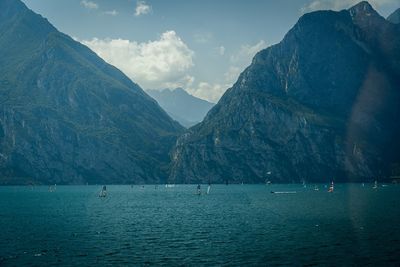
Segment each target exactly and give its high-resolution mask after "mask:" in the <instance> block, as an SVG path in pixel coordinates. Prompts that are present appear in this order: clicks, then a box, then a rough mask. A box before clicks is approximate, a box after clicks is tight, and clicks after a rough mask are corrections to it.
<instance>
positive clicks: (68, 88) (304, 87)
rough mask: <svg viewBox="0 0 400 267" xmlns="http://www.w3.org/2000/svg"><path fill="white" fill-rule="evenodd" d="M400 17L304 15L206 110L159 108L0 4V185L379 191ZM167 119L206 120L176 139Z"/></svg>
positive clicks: (95, 61) (360, 8)
mask: <svg viewBox="0 0 400 267" xmlns="http://www.w3.org/2000/svg"><path fill="white" fill-rule="evenodd" d="M399 12H400V11H399V10H397V11H396V12H394V13H393V14H392V15H391V16H389V17H388V18H387V19H385V18H383V17H382V16H380V15H379V14H378V13H377V12H376V11H375V10H374V9H373V8H372V6H371V5H370V4H369V3H368V2H365V1H364V2H360V3H359V4H357V5H355V6H354V7H352V8H350V9H348V10H342V11H339V12H336V11H316V12H312V13H308V14H305V15H303V16H302V17H301V18H300V19H299V21H298V22H297V23H296V25H295V26H294V27H293V28H292V29H291V30H290V31H289V32H288V33H287V34H286V35H285V37H284V39H283V40H282V41H281V42H280V43H278V44H276V45H273V46H271V47H269V48H267V49H264V50H262V51H260V52H258V53H257V54H256V56H255V57H254V58H253V60H252V63H251V65H250V66H249V67H247V68H246V69H245V70H244V71H243V72H242V73H241V74H240V76H239V78H238V80H237V81H236V83H235V84H234V85H233V86H232V87H231V88H229V89H228V90H227V91H226V93H225V94H224V95H223V96H222V98H221V99H220V101H219V102H218V104H216V105H215V106H213V104H212V103H209V102H206V101H202V100H199V99H196V98H194V97H193V96H190V95H189V94H187V93H186V92H185V91H184V90H183V89H175V90H164V91H162V92H156V91H152V90H149V91H148V93H149V94H150V95H151V96H153V97H154V98H156V99H157V101H158V103H157V101H156V100H154V99H153V98H152V97H151V96H149V95H148V94H147V93H146V92H145V91H143V90H142V89H141V88H140V86H139V85H137V84H135V83H134V82H133V81H131V80H130V79H129V78H128V77H127V76H125V75H124V74H123V73H122V72H121V71H119V70H118V69H116V68H115V67H113V66H111V65H109V64H107V63H106V62H105V61H103V60H102V59H101V58H100V57H98V56H97V55H96V54H95V53H94V52H92V51H91V50H90V49H89V48H87V47H86V46H84V45H82V44H80V43H79V42H76V41H74V40H73V39H72V38H70V37H69V36H67V35H65V34H63V33H61V32H59V31H58V30H57V29H56V28H55V27H54V26H52V25H51V24H50V23H49V22H48V21H47V20H46V19H45V18H43V17H41V16H40V15H38V14H36V13H34V12H33V11H31V10H29V9H28V8H27V7H26V6H25V5H24V4H23V3H22V2H21V1H20V0H1V1H0V112H1V113H0V184H54V183H57V184H85V183H90V184H95V183H104V184H126V183H164V182H169V183H199V182H212V183H222V182H229V183H240V182H245V183H263V182H265V181H266V180H270V181H272V182H285V183H286V182H300V181H306V182H328V181H331V180H334V181H343V182H349V181H350V182H351V181H368V180H375V179H378V180H379V179H382V178H383V177H387V176H389V175H391V173H392V171H393V170H394V169H396V168H398V167H399V166H400V154H399V151H400V140H399V136H400V117H399V114H400V27H399V24H398V15H399ZM212 106H213V107H212ZM163 108H164V109H165V110H166V111H164V110H163ZM210 108H211V110H209V109H210ZM168 114H169V115H168ZM170 116H171V117H173V118H174V119H175V120H177V121H180V122H181V123H182V125H185V126H187V127H188V126H190V125H193V124H195V123H197V122H200V121H201V120H202V118H203V117H204V116H205V118H204V120H202V121H201V122H200V123H197V124H196V125H194V126H192V127H191V128H189V129H186V130H185V129H184V127H182V126H181V125H180V124H179V123H178V122H177V121H175V120H173V119H172V118H171V117H170ZM396 166H397V167H396Z"/></svg>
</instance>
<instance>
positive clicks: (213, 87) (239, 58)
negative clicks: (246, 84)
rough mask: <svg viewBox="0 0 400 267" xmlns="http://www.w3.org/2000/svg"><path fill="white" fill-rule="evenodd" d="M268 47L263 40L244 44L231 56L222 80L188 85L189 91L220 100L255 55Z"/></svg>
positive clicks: (215, 100)
mask: <svg viewBox="0 0 400 267" xmlns="http://www.w3.org/2000/svg"><path fill="white" fill-rule="evenodd" d="M221 47H223V46H221ZM221 47H220V48H221ZM266 47H267V44H266V42H265V41H263V40H261V41H259V42H258V43H256V44H254V45H250V44H245V45H242V46H241V47H240V49H239V50H238V52H237V53H236V54H234V55H232V56H231V57H230V64H231V65H230V66H229V68H228V70H227V71H226V72H225V73H224V76H223V79H221V81H220V82H215V83H210V82H206V81H201V82H199V83H198V84H197V85H194V86H192V87H186V88H187V91H188V92H189V93H191V94H192V95H194V96H197V97H200V98H202V99H206V100H208V101H211V102H214V103H216V102H218V100H219V99H220V98H221V96H222V95H223V94H224V93H225V91H226V90H227V89H228V88H230V87H232V85H233V84H234V83H235V82H236V81H237V79H238V77H239V75H240V73H241V72H242V71H243V70H244V69H245V68H246V67H247V66H248V65H250V63H251V60H252V59H253V57H254V55H255V54H256V53H257V52H259V51H260V50H262V49H264V48H266ZM220 48H219V49H220ZM221 50H223V52H224V53H225V48H223V49H221ZM221 50H220V52H221Z"/></svg>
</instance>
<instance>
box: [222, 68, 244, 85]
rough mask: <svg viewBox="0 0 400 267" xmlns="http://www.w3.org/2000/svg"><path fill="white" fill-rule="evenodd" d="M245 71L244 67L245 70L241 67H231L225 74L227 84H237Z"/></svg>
mask: <svg viewBox="0 0 400 267" xmlns="http://www.w3.org/2000/svg"><path fill="white" fill-rule="evenodd" d="M243 70H244V67H243V68H239V67H237V66H230V67H229V69H228V71H227V72H225V74H224V77H225V82H226V83H227V84H231V85H233V84H234V83H235V82H236V80H237V79H238V77H239V74H240V73H241V72H242V71H243Z"/></svg>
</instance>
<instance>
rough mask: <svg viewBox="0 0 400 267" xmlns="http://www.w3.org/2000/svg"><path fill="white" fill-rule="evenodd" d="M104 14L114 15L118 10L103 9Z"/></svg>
mask: <svg viewBox="0 0 400 267" xmlns="http://www.w3.org/2000/svg"><path fill="white" fill-rule="evenodd" d="M104 14H105V15H110V16H116V15H118V11H117V10H115V9H114V10H109V11H105V12H104Z"/></svg>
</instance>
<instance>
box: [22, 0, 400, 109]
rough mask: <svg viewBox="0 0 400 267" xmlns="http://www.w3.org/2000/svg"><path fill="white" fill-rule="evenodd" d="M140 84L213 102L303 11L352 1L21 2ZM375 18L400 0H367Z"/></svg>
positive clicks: (277, 40) (119, 0) (385, 12)
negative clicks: (185, 91) (182, 90)
mask: <svg viewBox="0 0 400 267" xmlns="http://www.w3.org/2000/svg"><path fill="white" fill-rule="evenodd" d="M23 2H25V4H26V5H27V6H28V7H29V8H31V9H32V10H33V11H35V12H37V13H40V14H41V15H43V16H44V17H46V18H48V19H49V21H50V22H51V23H52V24H53V25H54V26H56V27H57V28H58V29H59V30H60V31H62V32H64V33H67V34H69V35H70V36H72V37H74V38H75V39H77V40H79V41H80V42H82V43H84V44H86V45H88V46H89V47H90V48H92V49H93V50H94V51H95V52H96V53H98V54H99V55H100V56H101V57H103V58H104V59H105V60H106V61H107V62H109V63H111V64H113V65H115V66H117V67H118V68H120V69H121V70H122V71H124V72H125V73H126V74H127V75H128V76H129V77H130V78H132V80H134V81H135V82H137V83H139V85H141V87H142V88H144V89H162V88H166V87H170V88H174V87H183V88H184V89H186V90H187V91H188V92H189V93H191V94H193V95H196V96H198V97H201V98H203V99H208V100H210V101H213V102H216V101H218V99H219V98H220V96H221V95H222V94H223V92H224V91H225V90H226V89H228V88H229V87H230V86H231V85H232V84H233V83H234V82H235V81H236V79H237V77H238V75H239V74H240V72H241V71H243V69H244V68H245V67H246V66H247V65H249V64H250V62H251V58H252V57H253V56H254V54H255V53H256V52H257V51H259V50H261V49H263V48H266V47H267V46H269V45H271V44H275V43H277V42H279V41H280V40H281V39H282V38H283V36H284V34H285V33H286V32H287V31H288V30H289V29H290V28H291V27H292V26H293V25H294V24H295V23H296V21H297V20H298V18H299V17H300V16H301V15H302V14H303V13H305V12H310V11H313V10H317V9H334V10H340V9H343V8H348V7H349V6H352V5H353V4H355V3H357V2H358V1H356V0H280V1H276V0H246V1H244V0H242V1H236V0H203V1H195V0H146V1H136V0H23ZM370 3H371V4H372V5H373V6H374V7H375V8H376V9H377V10H378V12H380V13H381V15H383V16H385V17H386V16H387V15H389V14H390V13H391V12H392V11H394V10H395V9H396V8H398V7H400V0H372V1H370Z"/></svg>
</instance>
